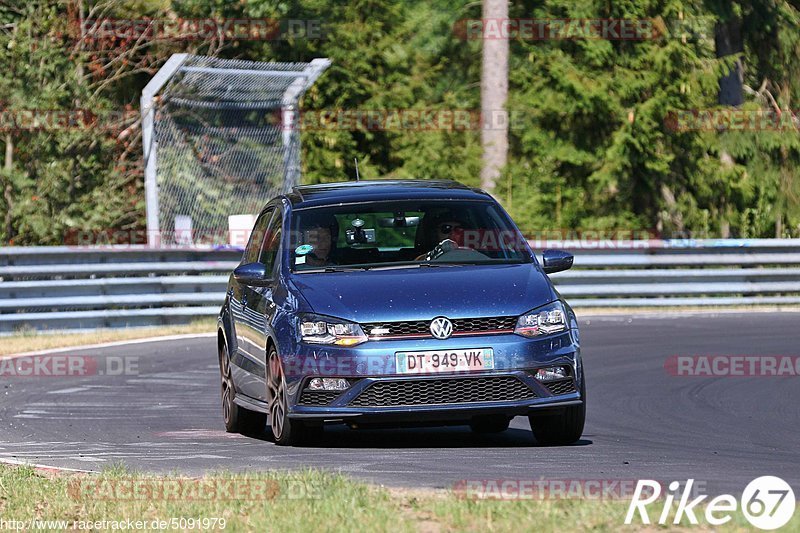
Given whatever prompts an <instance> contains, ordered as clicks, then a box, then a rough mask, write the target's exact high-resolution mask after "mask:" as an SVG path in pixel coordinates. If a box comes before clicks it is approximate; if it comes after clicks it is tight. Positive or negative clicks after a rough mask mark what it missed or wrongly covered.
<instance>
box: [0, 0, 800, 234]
mask: <svg viewBox="0 0 800 533" xmlns="http://www.w3.org/2000/svg"><path fill="white" fill-rule="evenodd" d="M480 13H481V5H480V3H479V2H476V1H466V0H433V1H431V0H399V1H392V0H352V1H349V2H339V1H334V0H291V1H279V0H246V1H245V0H242V1H239V2H230V1H228V0H134V1H123V0H96V1H90V0H25V1H22V0H0V71H2V74H3V75H2V76H0V105H2V124H0V146H2V147H3V152H2V153H1V154H2V155H3V158H2V160H1V161H0V162H1V163H2V165H0V192H2V194H1V195H0V244H3V245H4V244H17V245H34V244H60V243H62V242H63V241H64V238H65V237H64V236H65V235H68V234H69V233H70V232H71V231H75V230H87V229H88V230H106V229H119V230H140V229H142V228H143V227H144V194H143V183H142V180H143V177H142V169H141V137H140V129H139V122H138V97H139V94H140V92H141V89H142V87H143V86H144V85H145V84H146V83H147V80H148V79H149V78H150V76H152V75H153V74H154V73H155V72H156V71H157V70H158V68H159V67H160V66H161V64H163V62H164V61H165V60H166V58H167V57H169V55H170V54H171V53H174V52H179V51H188V52H193V53H199V54H217V55H220V56H223V57H236V58H243V59H252V60H264V61H269V60H278V61H306V60H310V59H312V58H314V57H329V58H331V59H332V60H333V66H332V67H331V68H330V69H329V70H328V72H327V73H326V74H325V75H324V76H323V77H322V78H321V79H320V80H319V81H318V82H317V84H316V85H315V86H314V87H313V88H312V89H311V90H310V91H309V93H307V95H306V97H305V98H304V102H303V107H304V109H305V110H324V109H345V110H347V109H380V110H393V109H445V110H446V109H459V110H461V109H474V110H477V109H480V90H479V87H480V57H481V56H480V47H481V42H480V40H464V39H462V38H461V36H460V35H459V33H458V32H457V31H454V27H456V25H457V23H458V21H460V20H462V19H475V18H480V16H481V15H480ZM510 13H511V16H512V17H520V18H542V19H546V18H599V19H610V18H625V19H638V18H648V19H653V20H655V21H657V22H658V23H660V24H663V28H664V30H665V33H664V36H663V37H662V38H659V39H655V40H648V41H635V42H634V41H607V40H599V39H572V40H550V41H530V40H529V41H525V40H514V41H512V43H511V58H510V94H509V109H508V111H509V113H510V116H511V117H512V118H511V120H512V122H511V132H510V135H511V138H510V142H511V149H510V154H509V164H508V166H507V168H506V169H505V171H504V174H503V176H502V177H501V180H500V181H499V182H498V187H497V190H496V191H495V194H496V196H497V197H498V198H499V199H500V200H501V201H502V202H503V204H504V205H505V207H506V208H507V209H508V210H509V211H510V212H511V214H512V216H513V217H514V218H515V219H516V220H517V221H518V223H519V224H520V226H521V227H522V228H523V230H524V231H526V232H528V233H534V232H537V231H544V230H551V229H564V230H573V229H581V230H597V229H622V230H651V231H655V232H658V233H660V234H661V235H663V236H672V237H676V236H678V237H681V236H692V237H716V236H722V237H727V236H732V237H773V236H793V237H799V236H800V170H798V162H800V134H799V132H800V128H799V127H798V126H797V122H796V121H795V122H794V129H792V128H791V127H790V128H788V130H786V131H676V130H675V129H674V128H670V122H669V118H670V116H672V115H671V114H673V113H675V112H678V111H682V110H695V109H697V110H710V109H717V108H720V106H719V104H718V102H719V99H718V92H719V79H720V78H721V77H723V76H725V75H726V74H728V73H729V72H730V69H731V67H732V65H733V62H734V61H735V60H736V58H737V57H738V58H740V59H741V61H742V65H743V70H742V73H743V86H744V103H743V104H742V106H741V107H742V108H743V109H752V110H773V111H774V110H776V109H777V110H780V111H782V112H791V110H792V109H793V106H795V105H797V104H796V102H797V101H798V99H799V98H800V10H799V9H798V2H796V1H787V0H758V1H733V2H722V1H716V0H705V1H700V0H686V1H678V0H658V1H657V0H620V1H615V2H606V1H600V0H572V1H569V0H538V1H533V0H515V1H514V2H512V3H511V6H510ZM81 16H83V17H91V16H94V17H96V18H100V17H112V18H118V19H144V18H154V19H159V18H176V17H182V18H204V17H213V18H217V19H222V18H249V17H252V18H273V19H282V20H285V19H314V20H320V21H321V22H322V26H323V28H324V30H325V38H324V39H304V38H296V39H289V40H277V41H239V42H224V41H219V40H212V41H208V42H198V41H181V40H174V39H173V40H169V39H163V40H159V39H154V40H150V41H148V40H145V41H144V42H128V41H125V40H124V39H117V40H115V41H113V42H112V41H109V42H101V43H98V42H92V43H87V42H86V41H85V40H81V39H80V32H79V27H80V25H79V24H78V23H77V22H75V21H76V20H78V19H79V18H80V17H81ZM731 20H736V21H740V24H741V42H740V44H741V53H740V54H738V55H736V56H728V57H722V58H718V57H717V55H718V53H717V52H718V51H717V49H716V43H715V39H714V28H715V26H716V25H717V24H725V23H727V22H730V21H731ZM31 110H51V111H58V112H64V113H67V114H69V113H72V114H75V113H77V112H78V110H90V111H91V114H92V116H91V117H90V118H89V119H86V118H85V117H84V120H83V123H86V124H87V126H86V127H77V128H59V127H47V126H42V127H34V128H32V127H26V128H17V127H14V124H13V122H14V120H20V119H19V117H24V116H25V113H26V112H30V111H31ZM788 123H789V124H790V125H791V124H792V121H791V120H789V122H788ZM100 124H102V127H98V125H100ZM302 142H303V175H304V182H306V183H317V182H327V181H341V180H343V179H349V178H350V177H351V176H352V175H353V173H354V169H353V168H352V163H351V162H352V160H353V158H354V157H358V158H359V161H360V170H361V175H362V177H366V178H378V177H396V178H400V177H403V178H405V177H414V178H450V179H456V180H458V181H461V182H463V183H466V184H470V185H477V184H478V182H479V173H480V164H481V163H480V155H481V154H480V132H479V131H477V130H471V131H410V130H406V131H399V130H393V131H365V130H326V131H306V132H304V133H303V139H302Z"/></svg>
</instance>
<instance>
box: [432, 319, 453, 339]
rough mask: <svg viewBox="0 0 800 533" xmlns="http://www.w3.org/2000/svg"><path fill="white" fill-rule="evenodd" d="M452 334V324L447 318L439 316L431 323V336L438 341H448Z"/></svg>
mask: <svg viewBox="0 0 800 533" xmlns="http://www.w3.org/2000/svg"><path fill="white" fill-rule="evenodd" d="M452 334H453V323H452V322H450V320H448V319H447V318H445V317H443V316H440V317H439V318H434V319H433V321H432V322H431V335H433V336H434V337H436V338H437V339H439V340H445V339H449V338H450V335H452Z"/></svg>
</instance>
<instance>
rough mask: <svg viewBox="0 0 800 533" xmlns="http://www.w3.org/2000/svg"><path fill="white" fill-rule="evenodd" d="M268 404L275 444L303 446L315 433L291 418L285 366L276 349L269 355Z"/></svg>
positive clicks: (271, 350) (272, 349)
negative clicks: (284, 373) (284, 372)
mask: <svg viewBox="0 0 800 533" xmlns="http://www.w3.org/2000/svg"><path fill="white" fill-rule="evenodd" d="M267 361H269V363H268V368H267V402H268V403H269V418H270V426H271V427H272V436H273V438H274V440H275V444H278V445H280V446H295V445H297V444H301V443H302V442H304V441H305V440H306V438H308V437H309V436H310V434H311V433H313V431H311V430H310V429H309V428H307V427H306V426H305V425H304V424H303V423H302V422H300V421H297V420H292V419H291V418H289V394H288V393H287V391H286V378H285V376H284V375H283V366H282V365H281V360H280V358H279V357H278V352H277V351H276V350H275V348H274V347H273V348H271V349H270V352H269V354H268V355H267Z"/></svg>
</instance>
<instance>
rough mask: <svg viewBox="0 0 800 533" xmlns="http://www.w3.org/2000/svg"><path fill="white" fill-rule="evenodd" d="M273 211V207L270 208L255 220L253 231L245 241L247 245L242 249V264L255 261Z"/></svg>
mask: <svg viewBox="0 0 800 533" xmlns="http://www.w3.org/2000/svg"><path fill="white" fill-rule="evenodd" d="M273 213H275V209H274V208H270V209H268V210H266V211H265V212H264V213H262V214H261V216H259V217H258V219H257V220H256V223H255V225H254V226H253V232H252V233H250V240H249V241H247V247H246V248H245V249H244V257H243V259H242V264H247V263H255V262H256V261H257V260H258V255H259V252H260V250H261V246H262V245H263V244H264V236H265V235H267V225H268V224H269V222H270V220H271V219H272V215H273Z"/></svg>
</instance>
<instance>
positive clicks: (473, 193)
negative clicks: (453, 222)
mask: <svg viewBox="0 0 800 533" xmlns="http://www.w3.org/2000/svg"><path fill="white" fill-rule="evenodd" d="M286 197H287V198H288V199H289V201H290V202H291V203H292V206H293V207H294V208H295V209H302V208H305V207H320V206H324V205H332V204H341V203H360V202H375V201H379V200H416V199H432V200H433V199H448V200H491V198H492V197H491V196H490V195H488V194H487V193H485V192H484V191H482V190H480V189H476V188H473V187H467V186H466V185H463V184H461V183H458V182H457V181H452V180H362V181H346V182H339V183H322V184H319V185H303V186H300V187H295V188H294V189H292V192H291V193H290V194H288V195H287V196H286Z"/></svg>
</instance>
